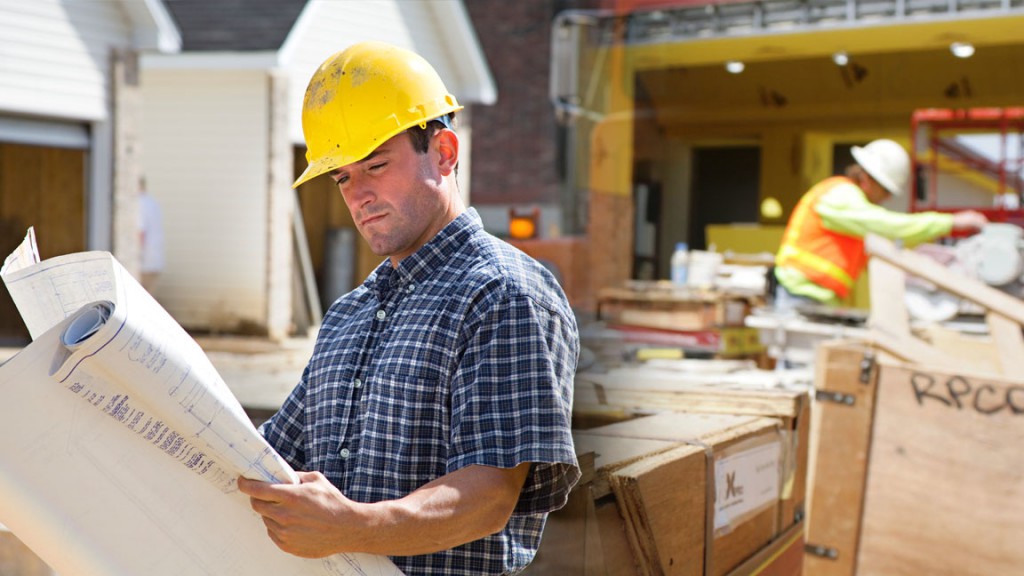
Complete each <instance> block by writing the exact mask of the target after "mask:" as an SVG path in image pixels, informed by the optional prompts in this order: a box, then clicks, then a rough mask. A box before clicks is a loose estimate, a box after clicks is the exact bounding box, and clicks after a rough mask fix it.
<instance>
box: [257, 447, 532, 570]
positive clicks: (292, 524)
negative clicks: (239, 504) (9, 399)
mask: <svg viewBox="0 0 1024 576" xmlns="http://www.w3.org/2000/svg"><path fill="white" fill-rule="evenodd" d="M529 471H530V464H529V463H524V464H521V465H519V466H517V467H515V468H510V469H505V468H493V467H489V466H479V465H472V466H467V467H465V468H462V469H460V470H457V471H455V472H452V473H450V474H447V475H445V476H442V477H441V478H438V479H436V480H434V481H433V482H430V483H428V484H425V485H423V486H422V487H421V488H419V489H418V490H416V491H414V492H412V493H410V494H409V495H408V496H406V497H404V498H401V499H398V500H389V501H384V502H377V503H373V504H364V503H359V502H354V501H352V500H349V499H348V498H346V497H345V496H344V495H343V494H342V493H341V491H339V490H338V489H337V488H336V487H335V486H334V485H333V484H331V483H330V482H329V481H328V480H327V478H325V477H324V476H323V475H322V474H320V473H319V472H300V473H299V477H300V480H301V483H300V484H268V483H266V482H259V481H255V480H247V479H245V478H240V479H239V480H238V488H239V490H241V491H242V492H243V493H244V494H247V495H248V496H249V497H250V500H251V504H252V508H253V510H255V511H256V512H257V513H258V514H260V515H261V516H263V523H264V524H265V525H266V527H267V533H268V534H269V535H270V538H271V539H272V540H273V541H274V543H275V544H277V546H278V547H279V548H281V549H282V550H284V551H285V552H289V553H291V554H295V555H297V556H303V557H306V558H320V557H323V556H329V555H331V554H335V553H338V552H367V553H372V554H386V555H391V556H411V555H417V554H428V553H431V552H437V551H440V550H447V549H450V548H454V547H456V546H458V545H460V544H465V543H467V542H472V541H473V540H478V539H480V538H483V537H484V536H488V535H490V534H494V533H495V532H498V531H500V530H501V529H502V528H504V526H505V524H507V523H508V519H509V518H510V517H511V515H512V511H513V509H515V506H516V502H517V501H518V499H519V494H520V491H521V490H522V488H523V484H524V482H525V480H526V476H527V474H528V473H529Z"/></svg>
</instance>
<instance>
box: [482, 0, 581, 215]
mask: <svg viewBox="0 0 1024 576" xmlns="http://www.w3.org/2000/svg"><path fill="white" fill-rule="evenodd" d="M564 4H565V2H562V1H558V0H514V1H506V0H467V1H466V2H465V5H466V9H467V11H468V12H469V15H470V18H471V19H472V21H473V26H474V28H475V29H476V34H477V37H478V38H479V41H480V44H481V46H483V50H484V54H485V55H486V57H487V62H488V64H489V65H490V68H491V74H492V75H493V76H494V81H495V84H496V85H497V87H498V101H497V103H496V104H495V105H492V106H479V105H474V106H473V110H472V113H473V132H474V138H473V197H472V202H473V204H530V203H557V202H558V198H559V195H558V194H559V192H558V191H559V178H558V173H557V125H556V123H555V117H554V111H553V108H552V106H551V104H550V102H549V101H548V77H549V73H550V67H551V66H550V51H551V21H552V19H553V18H554V16H555V14H556V13H557V12H556V11H557V10H559V9H560V8H561V7H562V6H563V5H564Z"/></svg>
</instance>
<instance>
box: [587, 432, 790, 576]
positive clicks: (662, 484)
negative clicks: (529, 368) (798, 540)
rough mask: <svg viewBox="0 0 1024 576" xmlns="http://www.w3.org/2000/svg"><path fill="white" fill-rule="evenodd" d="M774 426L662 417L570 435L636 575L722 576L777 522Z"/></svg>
mask: <svg viewBox="0 0 1024 576" xmlns="http://www.w3.org/2000/svg"><path fill="white" fill-rule="evenodd" d="M780 429H781V424H780V422H779V421H778V420H776V419H772V418H761V417H756V416H735V415H708V414H684V413H674V412H666V413H662V414H657V415H653V416H648V417H642V418H636V419H633V420H628V421H624V422H619V423H615V424H609V425H607V426H602V427H599V428H593V429H590V430H587V431H584V432H578V433H577V442H578V445H579V446H580V447H582V448H583V449H589V450H593V451H594V452H595V453H596V454H597V460H596V462H597V470H598V473H597V476H596V480H595V483H594V495H595V496H596V497H599V498H600V497H601V496H603V495H604V493H605V492H604V491H605V490H608V491H610V493H612V494H614V496H615V498H614V500H615V504H616V508H617V510H618V513H619V516H620V517H621V520H622V524H623V526H624V529H623V531H624V533H625V536H626V540H627V541H628V543H629V549H630V550H631V551H632V558H633V561H634V562H635V565H636V567H637V573H639V574H673V575H676V574H678V575H700V574H709V575H715V576H721V575H724V574H728V573H729V572H730V571H731V570H733V569H734V568H736V567H737V566H738V565H740V564H741V563H742V562H743V561H744V560H746V559H747V558H749V557H751V556H752V555H754V554H755V553H756V552H757V551H758V550H760V549H762V548H763V547H765V546H767V545H768V544H769V543H770V542H772V541H773V540H774V539H775V538H776V537H777V536H778V534H779V533H780V532H781V530H782V526H781V520H780V497H779V495H780V490H781V488H780V484H781V472H780V470H781V464H782V453H783V444H784V441H783V439H782V437H781V435H780Z"/></svg>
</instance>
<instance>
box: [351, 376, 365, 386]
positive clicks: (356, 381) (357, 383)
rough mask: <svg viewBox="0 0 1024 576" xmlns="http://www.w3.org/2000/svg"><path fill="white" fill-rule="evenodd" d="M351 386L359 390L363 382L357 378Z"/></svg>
mask: <svg viewBox="0 0 1024 576" xmlns="http://www.w3.org/2000/svg"><path fill="white" fill-rule="evenodd" d="M352 385H353V386H355V387H356V388H359V387H360V386H362V385H363V381H362V380H360V379H359V378H356V379H355V380H353V381H352Z"/></svg>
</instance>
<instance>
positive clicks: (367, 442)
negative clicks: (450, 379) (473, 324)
mask: <svg viewBox="0 0 1024 576" xmlns="http://www.w3.org/2000/svg"><path fill="white" fill-rule="evenodd" d="M368 384H369V385H368V387H367V388H368V389H367V390H366V396H365V397H364V401H365V402H366V403H367V406H366V422H365V426H364V429H363V451H364V455H365V456H367V457H368V458H369V459H370V461H377V462H382V463H383V467H384V473H385V474H386V475H393V477H394V479H396V480H398V482H399V483H400V484H402V485H403V487H404V488H406V489H410V490H412V489H415V488H418V487H419V486H421V485H423V484H424V483H426V482H429V481H430V480H433V479H434V478H437V477H438V476H441V475H443V474H444V473H445V471H446V467H447V461H448V454H449V445H450V431H451V426H450V422H451V417H450V403H449V400H448V390H447V385H446V384H445V383H444V382H443V381H441V380H439V379H436V378H422V377H416V376H412V375H407V374H393V373H387V372H381V373H377V374H375V375H374V376H373V377H372V378H370V379H368Z"/></svg>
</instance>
